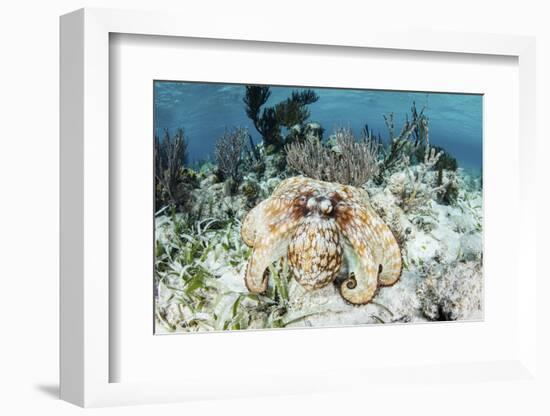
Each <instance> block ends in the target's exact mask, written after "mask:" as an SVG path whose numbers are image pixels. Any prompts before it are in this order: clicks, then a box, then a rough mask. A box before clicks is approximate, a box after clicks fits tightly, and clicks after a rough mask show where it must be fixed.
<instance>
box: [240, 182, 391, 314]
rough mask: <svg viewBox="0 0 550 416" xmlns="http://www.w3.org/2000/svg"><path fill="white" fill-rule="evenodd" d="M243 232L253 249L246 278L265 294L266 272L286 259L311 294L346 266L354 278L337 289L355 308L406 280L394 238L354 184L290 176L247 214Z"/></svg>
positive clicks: (250, 285)
mask: <svg viewBox="0 0 550 416" xmlns="http://www.w3.org/2000/svg"><path fill="white" fill-rule="evenodd" d="M241 235H242V238H243V240H244V242H245V243H246V244H247V245H248V246H250V247H252V248H253V251H252V256H251V257H250V260H249V262H248V265H247V268H246V276H245V284H246V287H247V288H248V290H249V291H251V292H253V293H263V292H265V291H266V290H267V286H268V279H269V268H268V267H269V265H270V264H272V263H273V262H274V261H276V260H278V259H279V258H281V257H283V256H288V261H289V264H290V268H291V270H292V272H293V275H294V277H295V278H296V280H297V281H298V282H299V283H300V284H301V285H302V286H303V287H304V288H306V289H307V290H314V289H319V288H321V287H324V286H326V285H328V284H330V283H331V282H334V281H335V280H336V278H337V276H338V275H339V273H340V271H341V268H342V265H343V264H344V263H346V265H347V272H348V274H347V276H346V277H345V278H344V279H343V280H338V281H337V284H338V286H339V290H340V294H341V295H342V297H343V298H344V299H345V300H346V301H348V302H350V303H352V304H355V305H362V304H366V303H368V302H369V301H370V300H371V299H372V298H373V297H374V295H375V294H376V291H377V289H378V287H379V285H382V286H389V285H393V284H394V283H395V282H397V280H398V279H399V276H400V275H401V252H400V249H399V246H398V244H397V241H396V240H395V237H394V236H393V234H392V232H391V231H390V229H389V228H388V226H387V225H386V224H385V223H384V222H383V221H382V219H381V218H380V217H379V216H378V215H377V214H376V212H375V211H374V210H373V209H372V207H371V205H370V203H369V197H368V194H367V192H366V191H364V190H363V189H360V188H356V187H353V186H345V185H340V184H336V183H330V182H322V181H317V180H313V179H308V178H305V177H301V176H297V177H293V178H289V179H286V180H284V181H283V182H281V184H280V185H279V186H278V187H277V188H276V189H275V191H274V192H273V194H272V195H271V197H269V198H268V199H266V200H264V201H262V202H261V203H260V204H258V205H257V206H256V207H255V208H253V209H252V210H251V211H250V212H249V213H248V214H247V216H246V217H245V219H244V221H243V224H242V228H241Z"/></svg>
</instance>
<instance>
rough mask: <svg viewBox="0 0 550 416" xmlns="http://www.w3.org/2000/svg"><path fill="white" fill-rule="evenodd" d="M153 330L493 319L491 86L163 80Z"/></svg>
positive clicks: (157, 116)
mask: <svg viewBox="0 0 550 416" xmlns="http://www.w3.org/2000/svg"><path fill="white" fill-rule="evenodd" d="M153 88H154V103H153V117H154V131H153V132H152V136H153V137H152V140H153V142H154V155H155V161H154V168H155V189H154V193H155V212H154V224H155V248H154V250H155V253H154V257H155V263H154V277H153V279H154V319H155V334H169V333H188V332H205V331H206V332H208V331H235V330H260V329H275V328H309V327H340V326H354V325H370V324H391V323H420V322H434V321H475V320H482V319H483V170H482V167H483V129H482V126H483V96H482V95H480V94H461V93H434V92H410V91H388V90H365V89H341V88H318V87H311V86H272V85H245V84H223V83H201V82H180V81H177V82H176V81H154V83H153Z"/></svg>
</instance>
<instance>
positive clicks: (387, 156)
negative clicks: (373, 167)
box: [377, 102, 429, 183]
mask: <svg viewBox="0 0 550 416" xmlns="http://www.w3.org/2000/svg"><path fill="white" fill-rule="evenodd" d="M384 122H385V123H386V127H387V129H388V134H389V137H390V145H389V149H388V150H387V151H386V152H385V153H384V157H383V160H382V163H381V165H380V170H379V175H378V177H377V181H378V182H379V183H380V182H382V180H383V177H384V176H385V175H387V174H389V173H391V172H393V171H395V170H396V169H399V168H400V167H402V165H403V164H404V163H408V162H409V161H410V159H409V160H406V159H407V158H410V154H411V153H413V150H414V149H418V148H419V147H423V148H425V147H426V146H428V145H429V142H428V137H429V135H428V134H429V131H428V118H427V117H426V116H425V115H424V110H422V111H420V112H418V110H417V109H416V104H415V103H414V102H413V105H412V107H411V120H409V118H408V117H407V118H406V119H405V122H404V123H403V127H402V128H401V132H400V133H399V135H397V136H395V124H394V115H393V113H390V114H388V115H384Z"/></svg>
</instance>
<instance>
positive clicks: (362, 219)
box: [336, 203, 401, 304]
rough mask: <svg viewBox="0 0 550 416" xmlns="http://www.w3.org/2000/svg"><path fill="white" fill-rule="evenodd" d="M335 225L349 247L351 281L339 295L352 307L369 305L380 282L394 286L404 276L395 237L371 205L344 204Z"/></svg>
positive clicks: (349, 280) (344, 285)
mask: <svg viewBox="0 0 550 416" xmlns="http://www.w3.org/2000/svg"><path fill="white" fill-rule="evenodd" d="M337 211H338V212H337V215H336V221H337V223H338V226H339V227H340V230H341V232H342V234H343V236H344V238H345V239H346V241H347V242H348V244H349V248H347V249H346V250H345V254H346V258H347V259H348V265H349V272H350V273H349V277H348V278H347V279H346V280H344V281H343V282H342V284H341V286H340V293H341V294H342V296H343V297H344V299H346V300H347V301H349V302H351V303H353V304H365V303H368V302H369V301H370V300H371V299H372V297H373V296H374V294H375V292H376V288H377V285H378V282H380V283H381V284H383V285H386V284H393V283H395V282H396V281H397V279H398V278H399V275H400V273H401V254H400V251H399V246H398V245H397V243H396V242H395V238H393V234H391V231H390V230H389V228H387V226H386V225H385V224H384V223H383V221H382V220H381V219H380V217H378V215H377V214H376V213H375V212H374V211H373V210H372V209H371V208H370V207H368V205H366V206H364V205H360V204H358V203H352V204H342V205H341V206H339V207H338V208H337Z"/></svg>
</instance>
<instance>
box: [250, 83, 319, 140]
mask: <svg viewBox="0 0 550 416" xmlns="http://www.w3.org/2000/svg"><path fill="white" fill-rule="evenodd" d="M270 95H271V91H270V90H269V87H263V86H256V85H248V86H246V90H245V96H244V98H243V102H244V104H245V111H246V115H247V116H248V118H250V119H251V120H252V122H253V123H254V127H255V128H256V130H258V133H260V134H261V135H262V139H263V141H264V144H266V145H272V146H274V148H275V149H279V148H280V147H281V146H282V145H283V144H284V139H283V137H282V134H281V129H282V128H283V127H284V128H287V129H290V128H291V127H293V126H295V125H302V124H304V123H305V121H306V120H307V119H308V118H309V110H308V108H307V106H308V105H310V104H313V103H314V102H316V101H317V100H318V99H319V97H318V96H317V94H315V92H314V91H313V90H309V89H306V90H302V91H293V92H292V95H291V96H290V97H289V98H287V99H286V100H284V101H281V102H280V103H278V104H276V105H275V106H274V107H267V108H263V109H262V107H263V106H264V105H265V104H266V103H267V100H268V99H269V97H270Z"/></svg>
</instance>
